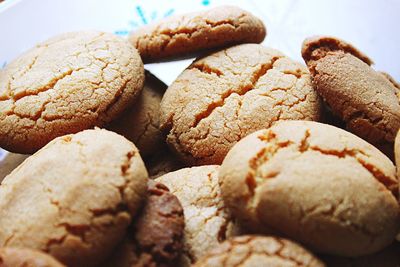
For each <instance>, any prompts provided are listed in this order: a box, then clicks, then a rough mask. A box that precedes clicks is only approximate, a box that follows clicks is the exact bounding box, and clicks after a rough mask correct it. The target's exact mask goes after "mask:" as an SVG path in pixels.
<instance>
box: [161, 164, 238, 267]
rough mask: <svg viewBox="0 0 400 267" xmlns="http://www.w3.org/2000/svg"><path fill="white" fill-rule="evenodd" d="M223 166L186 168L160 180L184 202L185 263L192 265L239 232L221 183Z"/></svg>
mask: <svg viewBox="0 0 400 267" xmlns="http://www.w3.org/2000/svg"><path fill="white" fill-rule="evenodd" d="M218 169H219V166H215V165H214V166H201V167H193V168H185V169H181V170H178V171H175V172H170V173H167V174H165V175H163V176H161V177H159V178H157V179H156V181H158V182H161V183H163V184H164V185H166V186H167V187H168V189H169V190H170V191H171V193H172V194H174V195H175V196H176V197H177V198H178V199H179V201H180V202H181V204H182V207H183V212H184V215H185V231H184V237H183V240H184V241H183V242H184V243H183V255H182V259H181V262H180V264H181V266H190V264H192V263H194V262H195V261H196V260H197V259H199V258H200V257H202V256H203V255H204V254H205V253H206V252H207V251H208V250H209V249H210V248H212V247H213V246H215V245H217V244H218V243H220V242H222V241H224V240H225V239H226V238H229V237H231V236H233V235H234V234H235V231H236V229H235V225H234V223H233V221H232V218H231V217H230V215H229V214H228V213H227V212H226V210H225V205H224V203H223V201H222V198H221V192H220V188H219V186H218V177H217V173H218Z"/></svg>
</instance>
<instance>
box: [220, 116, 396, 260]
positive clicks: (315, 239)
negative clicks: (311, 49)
mask: <svg viewBox="0 0 400 267" xmlns="http://www.w3.org/2000/svg"><path fill="white" fill-rule="evenodd" d="M219 183H220V186H221V192H222V195H223V198H224V200H225V203H226V205H227V207H229V208H230V210H231V211H232V213H233V215H234V216H236V217H237V218H238V219H240V220H242V221H243V223H245V224H247V225H250V226H251V227H257V228H260V229H265V230H269V231H272V232H274V233H277V234H280V235H284V236H287V237H288V238H290V239H293V240H297V241H298V242H300V243H302V244H304V245H306V246H308V247H309V248H311V249H313V250H315V251H318V252H322V253H328V254H333V255H341V256H349V257H357V256H361V255H366V254H371V253H374V252H377V251H379V250H381V249H383V248H384V247H386V246H388V245H389V244H390V243H391V242H392V241H393V240H394V237H395V235H396V234H397V232H398V230H399V225H400V216H399V204H398V202H397V198H396V197H397V195H398V180H397V178H396V173H395V167H394V165H393V163H392V162H391V161H390V159H389V158H387V157H386V156H385V155H384V154H382V153H381V152H380V151H379V150H378V149H377V148H375V147H374V146H372V145H371V144H369V143H367V142H366V141H364V140H362V139H360V138H358V137H357V136H355V135H353V134H351V133H349V132H346V131H344V130H342V129H339V128H336V127H333V126H330V125H326V124H321V123H317V122H307V121H282V122H278V123H276V124H275V125H274V126H272V127H271V128H269V129H267V130H260V131H257V132H255V133H253V134H251V135H249V136H247V137H246V138H244V139H242V140H241V141H240V142H238V143H237V144H236V145H235V146H234V147H233V148H232V149H231V150H230V151H229V153H228V155H227V156H226V158H225V160H224V162H223V164H222V165H221V168H220V171H219Z"/></svg>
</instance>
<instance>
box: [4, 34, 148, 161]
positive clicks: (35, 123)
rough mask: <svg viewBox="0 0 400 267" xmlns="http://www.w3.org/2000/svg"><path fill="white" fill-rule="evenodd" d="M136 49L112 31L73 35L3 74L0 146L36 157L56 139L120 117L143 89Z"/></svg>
mask: <svg viewBox="0 0 400 267" xmlns="http://www.w3.org/2000/svg"><path fill="white" fill-rule="evenodd" d="M143 80H144V70H143V63H142V61H141V59H140V56H139V54H138V52H137V51H136V49H135V48H133V47H132V46H131V45H130V44H129V42H127V41H126V40H124V39H122V38H120V37H118V36H115V35H113V34H110V33H102V32H94V31H92V32H73V33H66V34H62V35H59V36H57V37H54V38H51V39H49V40H47V41H46V42H43V43H41V44H38V45H37V46H36V47H34V48H32V49H31V50H29V51H28V52H26V53H25V54H23V55H21V56H20V57H18V58H17V59H15V60H14V61H12V62H11V63H10V64H8V65H7V66H6V67H5V68H4V69H2V70H0V147H2V148H4V149H6V150H9V151H12V152H16V153H33V152H35V151H36V150H38V149H39V148H41V147H43V146H44V145H45V144H47V143H48V142H49V141H50V140H52V139H54V138H55V137H57V136H61V135H64V134H69V133H76V132H79V131H81V130H84V129H88V128H92V127H94V126H102V125H104V124H105V123H108V122H109V121H111V120H113V119H114V118H116V117H117V116H118V115H119V114H120V113H121V112H122V111H123V110H124V109H125V108H126V107H127V106H128V105H129V104H130V103H131V102H132V100H133V99H134V98H135V96H136V95H137V94H138V93H139V92H140V90H141V89H142V86H143Z"/></svg>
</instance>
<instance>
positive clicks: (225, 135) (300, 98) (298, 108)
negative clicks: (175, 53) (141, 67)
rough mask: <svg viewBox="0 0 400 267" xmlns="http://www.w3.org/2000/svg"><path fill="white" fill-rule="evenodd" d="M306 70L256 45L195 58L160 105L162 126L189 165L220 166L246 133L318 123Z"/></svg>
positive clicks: (317, 109)
mask: <svg viewBox="0 0 400 267" xmlns="http://www.w3.org/2000/svg"><path fill="white" fill-rule="evenodd" d="M319 117H320V101H319V98H318V96H317V93H316V92H315V91H314V89H313V87H312V85H311V78H310V75H309V73H308V70H307V68H306V67H305V66H303V65H301V64H299V63H296V62H294V61H293V60H291V59H289V58H288V57H286V56H285V55H283V54H282V53H281V52H279V51H277V50H274V49H271V48H266V47H263V46H261V45H257V44H244V45H238V46H233V47H230V48H228V49H225V50H222V51H220V52H216V53H213V54H211V55H209V56H207V57H204V58H201V59H198V60H196V61H195V62H194V63H193V64H192V65H191V66H189V67H188V68H187V69H186V70H185V71H183V73H182V74H181V75H180V76H179V77H178V78H177V79H176V80H175V82H174V83H173V84H172V85H171V86H170V87H169V88H168V90H167V92H166V93H165V94H164V97H163V99H162V101H161V118H160V127H161V128H162V129H164V130H166V131H168V136H167V142H168V143H169V144H170V145H171V147H172V148H173V149H174V150H176V152H177V154H178V155H179V156H180V157H181V158H182V159H183V160H184V161H185V162H186V163H187V164H188V165H204V164H221V162H222V160H223V159H224V157H225V155H226V153H228V151H229V149H230V148H231V147H232V146H233V145H234V144H235V143H236V142H237V141H239V140H240V139H242V138H243V137H245V136H246V135H248V134H250V133H252V132H254V131H256V130H260V129H263V128H266V127H269V126H270V125H271V124H273V123H274V122H275V121H278V120H295V119H298V120H319Z"/></svg>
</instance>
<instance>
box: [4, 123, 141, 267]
mask: <svg viewBox="0 0 400 267" xmlns="http://www.w3.org/2000/svg"><path fill="white" fill-rule="evenodd" d="M146 188H147V171H146V169H145V166H144V163H143V161H142V159H141V158H140V155H139V152H138V150H137V148H136V147H135V146H134V145H133V144H132V143H131V142H129V141H128V140H126V139H125V138H124V137H122V136H120V135H118V134H116V133H113V132H109V131H106V130H100V129H95V130H85V131H83V132H80V133H77V134H75V135H66V136H62V137H58V138H56V139H54V140H53V141H51V142H50V143H49V144H47V145H46V146H45V147H43V148H42V149H41V150H39V151H38V152H37V153H35V154H34V155H32V156H30V157H29V158H28V159H27V160H25V161H24V162H23V163H22V164H21V165H20V166H19V167H18V168H17V169H16V170H14V171H13V172H12V173H11V174H10V175H8V176H7V177H6V178H5V179H4V180H3V182H2V183H1V185H0V229H1V231H0V247H3V246H4V247H27V248H32V249H38V250H42V251H44V252H47V253H49V254H51V255H52V256H53V257H55V258H56V259H58V260H59V261H61V262H62V263H64V264H66V265H68V266H85V267H86V266H95V265H97V264H98V263H100V262H101V261H103V260H104V259H105V258H106V257H107V256H108V255H109V254H110V253H111V252H112V250H113V248H114V247H115V246H116V245H117V244H118V243H119V242H120V241H121V240H122V238H123V237H124V236H125V233H126V230H127V228H128V226H129V225H130V224H131V221H132V218H133V217H134V216H136V215H137V214H138V210H139V208H140V206H141V204H142V202H143V200H144V199H145V196H146Z"/></svg>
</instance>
